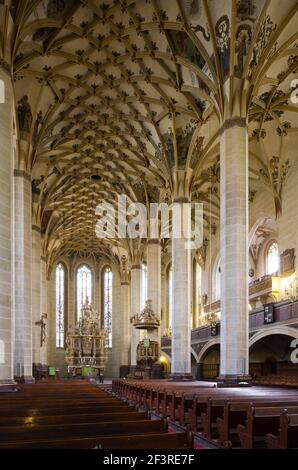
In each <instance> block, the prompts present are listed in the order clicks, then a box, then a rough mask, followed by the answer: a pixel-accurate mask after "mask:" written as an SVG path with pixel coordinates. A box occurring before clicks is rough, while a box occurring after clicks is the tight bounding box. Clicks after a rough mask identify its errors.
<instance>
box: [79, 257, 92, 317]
mask: <svg viewBox="0 0 298 470" xmlns="http://www.w3.org/2000/svg"><path fill="white" fill-rule="evenodd" d="M76 290H77V321H78V320H80V316H81V311H82V308H83V307H84V306H85V305H86V304H87V303H89V304H90V303H92V271H91V269H90V268H89V266H87V265H86V264H84V265H82V266H80V267H79V268H78V270H77V284H76Z"/></svg>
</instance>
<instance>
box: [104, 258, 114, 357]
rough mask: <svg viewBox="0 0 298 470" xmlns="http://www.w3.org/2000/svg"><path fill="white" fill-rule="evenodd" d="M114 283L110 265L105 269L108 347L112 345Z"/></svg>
mask: <svg viewBox="0 0 298 470" xmlns="http://www.w3.org/2000/svg"><path fill="white" fill-rule="evenodd" d="M112 284H113V272H112V270H111V268H110V267H109V266H108V267H107V268H106V269H105V271H104V285H103V295H104V302H103V304H104V328H105V329H106V330H107V334H108V339H107V347H108V348H111V347H112V289H113V287H112Z"/></svg>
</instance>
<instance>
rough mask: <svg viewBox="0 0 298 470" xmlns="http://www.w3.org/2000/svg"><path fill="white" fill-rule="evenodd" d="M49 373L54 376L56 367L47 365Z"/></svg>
mask: <svg viewBox="0 0 298 470" xmlns="http://www.w3.org/2000/svg"><path fill="white" fill-rule="evenodd" d="M49 375H51V376H54V377H55V375H56V367H49Z"/></svg>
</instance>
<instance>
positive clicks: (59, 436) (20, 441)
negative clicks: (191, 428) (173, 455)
mask: <svg viewBox="0 0 298 470" xmlns="http://www.w3.org/2000/svg"><path fill="white" fill-rule="evenodd" d="M192 446H193V436H192V433H191V432H187V431H185V432H177V433H168V429H167V421H166V420H164V419H161V418H160V419H155V420H151V419H149V416H148V414H147V413H146V411H143V412H141V411H136V409H135V407H133V406H130V405H128V404H125V403H123V402H122V401H121V400H119V399H117V398H115V397H113V396H111V394H110V393H109V392H108V391H107V390H105V389H101V388H99V387H98V386H96V385H95V384H90V383H89V382H88V381H83V380H80V381H72V380H64V381H63V380H58V381H41V382H38V383H37V384H34V385H24V386H22V387H19V390H18V391H17V392H15V393H1V394H0V449H4V448H7V449H9V448H19V449H39V448H41V449H60V448H62V449H78V448H86V449H88V448H90V449H91V448H92V449H93V448H102V449H155V448H156V449H173V448H178V449H186V448H192Z"/></svg>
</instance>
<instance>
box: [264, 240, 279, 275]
mask: <svg viewBox="0 0 298 470" xmlns="http://www.w3.org/2000/svg"><path fill="white" fill-rule="evenodd" d="M266 261H267V267H266V270H267V274H274V273H276V272H277V271H278V268H279V256H278V244H277V243H276V242H272V243H271V244H270V245H269V247H268V250H267V260H266Z"/></svg>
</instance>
